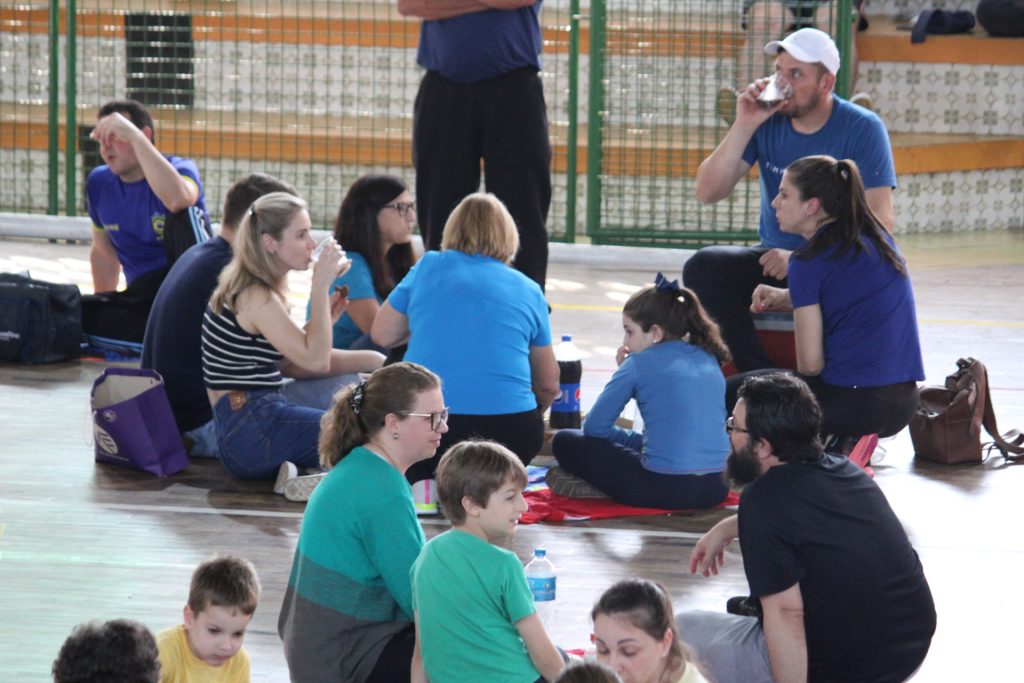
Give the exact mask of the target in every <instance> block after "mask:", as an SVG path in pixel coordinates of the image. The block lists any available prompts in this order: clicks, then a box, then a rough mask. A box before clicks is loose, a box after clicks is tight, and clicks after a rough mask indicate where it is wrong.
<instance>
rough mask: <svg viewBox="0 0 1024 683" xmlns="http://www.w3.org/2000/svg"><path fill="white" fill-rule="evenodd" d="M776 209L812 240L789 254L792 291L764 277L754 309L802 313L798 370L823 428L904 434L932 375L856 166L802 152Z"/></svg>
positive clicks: (897, 261) (910, 300)
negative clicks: (926, 375)
mask: <svg viewBox="0 0 1024 683" xmlns="http://www.w3.org/2000/svg"><path fill="white" fill-rule="evenodd" d="M772 207H773V208H774V209H775V215H776V216H777V217H778V219H779V225H780V226H781V228H782V230H783V231H784V232H789V233H794V234H799V235H802V236H804V237H805V238H806V239H807V242H806V243H805V244H804V245H803V246H802V247H800V248H799V249H797V250H796V251H794V252H793V255H792V257H791V258H790V261H789V289H780V288H778V287H769V286H767V285H760V286H759V287H758V288H757V289H756V290H754V297H753V302H752V304H751V310H753V311H761V310H764V309H769V308H772V309H788V310H792V311H793V322H794V325H795V330H796V351H797V354H796V355H797V370H798V372H799V374H800V376H801V377H803V379H804V380H806V381H807V383H808V384H809V385H810V387H811V390H812V391H813V392H814V395H815V396H816V397H817V399H818V402H819V403H820V404H821V410H822V414H823V418H824V424H823V427H822V429H823V431H824V432H826V433H828V434H838V435H842V436H850V437H853V436H861V435H864V434H878V435H879V436H882V437H885V436H891V435H893V434H895V433H896V432H898V431H900V430H901V429H903V428H904V427H905V426H907V423H909V422H910V418H911V416H912V415H913V414H914V410H915V409H916V408H917V404H918V393H917V382H918V381H920V380H923V379H924V364H923V362H922V359H921V345H920V341H919V339H918V333H917V316H916V311H915V307H914V293H913V290H912V289H911V286H910V276H909V274H908V273H907V265H906V262H905V261H904V259H903V256H902V255H901V254H900V251H899V249H898V248H897V246H896V243H895V241H894V240H893V238H892V236H891V235H890V234H889V233H888V232H887V231H886V230H885V228H884V227H883V225H882V223H881V221H880V220H879V219H878V217H877V216H876V215H875V214H874V213H873V212H872V211H871V208H870V206H869V205H868V202H867V198H866V197H865V194H864V184H863V183H862V182H861V177H860V172H859V171H858V169H857V165H856V164H855V163H854V162H853V161H850V160H848V159H847V160H843V161H836V160H835V159H833V158H832V157H828V156H811V157H804V158H803V159H798V160H797V161H794V162H793V163H792V164H790V166H789V167H788V168H787V169H786V171H785V173H783V175H782V183H781V184H780V186H779V194H778V196H776V197H775V199H774V201H773V202H772ZM736 379H737V381H742V376H737V378H736ZM732 383H733V381H732V380H730V384H732Z"/></svg>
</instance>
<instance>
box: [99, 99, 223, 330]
mask: <svg viewBox="0 0 1024 683" xmlns="http://www.w3.org/2000/svg"><path fill="white" fill-rule="evenodd" d="M92 137H93V139H95V140H96V141H98V142H99V145H100V155H101V156H102V157H103V161H104V162H105V164H104V165H102V166H98V167H97V168H95V169H93V171H92V172H91V173H90V174H89V178H88V180H87V181H86V194H87V195H88V201H89V217H90V218H91V219H92V222H93V231H92V248H91V250H90V252H89V264H90V266H91V267H92V280H93V289H94V291H95V292H96V294H95V295H92V296H86V297H84V298H83V301H82V327H83V329H84V331H85V333H86V334H88V335H91V336H96V337H102V338H110V339H116V340H120V341H128V342H134V343H141V342H142V338H143V334H144V333H145V329H146V319H147V318H148V317H149V311H150V307H151V306H152V304H153V299H154V298H155V297H156V292H157V289H159V287H160V283H161V282H163V279H164V276H165V275H166V274H167V270H168V269H169V268H170V266H171V264H173V263H174V261H175V260H177V258H178V257H179V256H180V255H181V254H183V253H184V252H185V250H186V249H188V248H189V247H190V246H192V245H193V244H196V243H198V242H204V241H206V240H207V239H209V238H210V234H211V231H210V218H209V216H208V215H207V213H206V201H205V199H204V198H203V184H202V181H201V180H200V179H199V169H198V168H197V167H196V165H195V163H193V162H192V161H191V160H190V159H183V158H181V157H176V156H165V155H163V154H161V153H160V150H158V149H157V148H156V145H155V144H154V132H153V117H152V116H151V115H150V113H149V111H148V110H147V109H146V107H144V106H143V105H142V104H141V103H139V102H136V101H134V100H113V101H111V102H107V103H106V104H104V105H103V106H102V107H100V111H99V116H98V122H97V124H96V128H95V129H93V132H92ZM122 270H123V271H124V276H125V280H126V281H127V283H128V287H127V289H126V290H124V291H122V292H118V291H116V290H117V284H118V277H119V275H120V273H121V271H122Z"/></svg>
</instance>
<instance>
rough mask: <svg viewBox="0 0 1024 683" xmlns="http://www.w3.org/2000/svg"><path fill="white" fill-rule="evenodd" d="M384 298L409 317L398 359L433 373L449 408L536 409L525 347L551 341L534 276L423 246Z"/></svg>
mask: <svg viewBox="0 0 1024 683" xmlns="http://www.w3.org/2000/svg"><path fill="white" fill-rule="evenodd" d="M388 301H389V302H390V303H391V306H392V307H393V308H394V309H395V310H396V311H398V312H399V313H402V314H403V315H406V316H408V317H409V331H410V333H411V337H410V339H409V348H408V350H407V351H406V352H405V360H407V361H412V362H414V363H420V364H422V365H424V366H426V367H428V368H430V369H431V370H433V371H434V372H436V373H437V374H438V375H439V376H440V377H441V381H442V384H443V387H442V388H443V391H444V397H445V401H446V402H447V403H448V405H449V406H451V410H452V412H453V413H456V414H461V415H505V414H509V413H522V412H526V411H528V410H534V409H535V408H536V407H537V399H536V397H535V396H534V395H533V389H532V386H533V383H532V375H531V372H530V348H531V347H535V346H549V345H550V344H551V326H550V324H549V322H548V308H547V303H546V302H545V301H544V294H543V293H542V292H541V291H540V287H539V286H538V285H537V283H536V282H534V281H533V280H530V279H529V278H527V277H526V276H525V275H523V274H522V273H520V272H519V271H517V270H514V269H513V268H511V267H509V266H507V265H505V264H504V263H502V262H500V261H498V260H496V259H493V258H490V257H488V256H481V255H473V256H471V255H469V254H465V253H463V252H461V251H428V252H427V253H426V254H424V256H423V258H421V259H420V260H419V262H417V263H416V265H415V266H414V267H413V269H412V270H410V271H409V274H408V275H406V276H405V278H403V279H402V281H401V282H400V283H399V284H398V286H397V287H395V289H394V290H392V292H391V295H390V296H389V297H388Z"/></svg>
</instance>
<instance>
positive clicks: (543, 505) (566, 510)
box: [519, 489, 740, 524]
mask: <svg viewBox="0 0 1024 683" xmlns="http://www.w3.org/2000/svg"><path fill="white" fill-rule="evenodd" d="M523 497H524V498H526V503H527V504H528V505H529V506H530V509H529V510H527V511H526V512H525V513H523V516H522V517H520V518H519V523H520V524H536V523H537V522H542V521H546V522H580V521H583V520H585V519H610V518H612V517H637V516H641V515H667V514H669V513H670V512H679V510H659V509H657V508H634V507H630V506H628V505H623V504H621V503H616V502H615V501H614V500H611V499H610V498H567V497H565V496H560V495H558V494H557V493H552V492H551V489H541V490H539V491H526V492H525V493H523ZM739 502H740V497H739V495H737V494H736V493H732V492H730V493H729V495H728V496H726V497H725V500H724V501H722V502H721V503H719V504H718V505H717V506H716V507H727V506H730V505H739Z"/></svg>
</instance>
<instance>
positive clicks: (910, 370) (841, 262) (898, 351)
mask: <svg viewBox="0 0 1024 683" xmlns="http://www.w3.org/2000/svg"><path fill="white" fill-rule="evenodd" d="M828 229H829V226H828V225H825V226H823V227H821V228H819V231H820V230H828ZM885 238H886V239H887V240H888V241H889V243H890V244H891V245H893V247H894V248H896V246H895V242H893V240H892V237H890V236H889V235H888V234H886V236H885ZM863 244H864V249H863V251H861V252H860V253H857V252H856V250H854V249H850V250H848V251H847V252H846V253H845V254H843V255H842V256H841V257H839V258H834V257H833V255H834V254H835V253H836V250H835V248H832V249H829V250H827V251H825V252H822V253H821V254H819V255H817V256H815V257H814V258H810V259H807V258H801V256H800V252H799V251H797V252H795V253H794V254H793V256H792V258H790V259H789V294H790V298H791V299H792V301H793V308H794V309H797V308H800V307H802V306H812V305H814V304H818V305H820V306H821V319H822V333H823V335H824V343H825V367H824V369H823V370H822V371H821V379H822V380H823V381H825V382H826V383H828V384H832V385H835V386H841V387H880V386H886V385H889V384H898V383H901V382H908V381H911V380H913V381H920V380H923V379H924V361H923V360H922V358H921V342H920V340H919V338H918V333H917V310H916V308H915V306H914V292H913V290H912V289H911V287H910V276H909V275H907V274H904V273H900V272H899V271H898V270H896V268H894V267H893V266H892V264H891V263H889V262H888V261H886V260H884V259H883V258H882V257H881V256H880V255H879V253H878V249H877V248H876V247H875V245H874V243H873V242H871V241H870V240H863ZM896 253H897V254H899V250H898V249H897V251H896Z"/></svg>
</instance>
